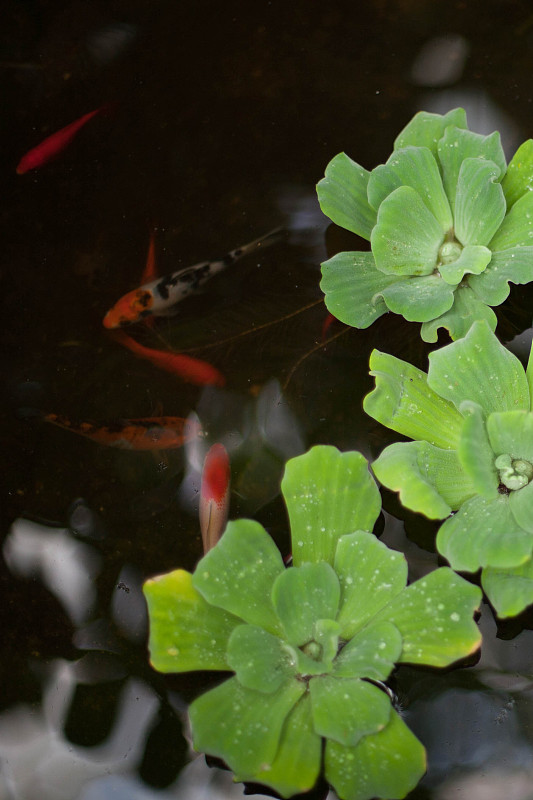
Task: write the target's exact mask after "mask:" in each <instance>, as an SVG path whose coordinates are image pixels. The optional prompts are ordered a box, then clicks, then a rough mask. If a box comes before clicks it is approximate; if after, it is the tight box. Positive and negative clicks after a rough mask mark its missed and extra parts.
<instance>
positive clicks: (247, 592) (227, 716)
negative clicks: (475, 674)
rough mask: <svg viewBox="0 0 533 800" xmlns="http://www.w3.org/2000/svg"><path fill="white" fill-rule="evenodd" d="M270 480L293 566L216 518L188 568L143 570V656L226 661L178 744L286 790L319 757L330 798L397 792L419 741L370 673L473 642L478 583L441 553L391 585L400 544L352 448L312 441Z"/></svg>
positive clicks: (413, 767) (247, 530) (184, 666)
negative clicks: (286, 526)
mask: <svg viewBox="0 0 533 800" xmlns="http://www.w3.org/2000/svg"><path fill="white" fill-rule="evenodd" d="M282 492H283V496H284V499H285V502H286V505H287V509H288V512H289V518H290V522H291V540H292V550H293V559H294V566H292V567H289V568H285V566H284V563H283V560H282V558H281V555H280V553H279V550H278V549H277V547H276V545H275V544H274V541H273V540H272V539H271V537H270V536H269V535H268V533H267V532H266V531H265V530H264V528H263V527H262V526H261V525H259V523H257V522H254V521H252V520H239V521H236V522H231V523H229V525H228V527H227V529H226V532H225V533H224V535H223V537H222V538H221V540H220V541H219V542H218V544H217V545H216V546H215V547H214V548H213V549H212V550H210V551H209V553H208V554H207V555H206V556H204V558H203V559H202V560H201V561H200V562H199V564H198V566H197V567H196V570H195V572H194V574H193V575H191V574H190V573H188V572H185V571H184V570H176V571H175V572H171V573H169V574H167V575H163V576H161V577H158V578H154V579H153V580H151V581H148V582H147V583H146V585H145V593H146V597H147V600H148V606H149V610H150V620H151V631H150V652H151V660H152V663H153V665H154V666H155V667H156V668H157V669H159V670H161V671H162V672H182V671H186V670H194V669H196V670H231V671H233V672H234V673H235V674H234V676H233V677H231V678H229V679H228V680H226V681H224V682H223V683H221V684H220V685H219V686H217V687H216V688H214V689H211V690H210V691H208V692H206V693H205V694H203V695H201V696H200V697H199V698H197V699H196V700H195V701H194V702H193V703H192V704H191V706H190V709H189V713H190V719H191V726H192V735H193V743H194V747H195V748H196V749H197V750H199V751H202V752H206V753H210V754H211V755H215V756H219V757H220V758H222V759H224V761H225V762H226V763H227V764H228V765H229V766H230V767H231V769H232V770H233V771H234V773H235V777H236V780H245V781H253V782H259V783H263V784H266V785H267V786H270V787H272V788H273V789H275V790H276V791H277V792H278V793H279V794H280V795H281V796H282V797H290V796H291V795H293V794H296V793H300V792H304V791H306V790H308V789H311V788H312V787H313V785H314V784H315V782H316V780H317V777H318V775H319V773H320V770H321V768H322V766H323V767H324V772H325V776H326V778H327V780H328V781H329V782H330V783H331V785H332V786H333V787H334V788H335V790H336V792H337V794H338V795H339V797H341V798H346V800H364V798H371V797H375V796H379V797H403V796H404V795H405V794H407V792H409V791H410V790H411V789H412V788H413V787H414V786H415V785H416V783H417V782H418V780H419V779H420V777H421V776H422V775H423V773H424V771H425V751H424V748H423V746H422V745H421V743H420V742H419V741H418V740H417V739H416V737H415V736H414V735H413V734H412V733H411V731H410V730H409V728H408V727H407V726H406V724H405V722H404V721H403V720H402V718H401V716H400V715H399V714H398V713H397V711H396V710H395V709H394V708H393V707H392V705H391V701H390V698H389V695H388V694H387V693H386V692H385V691H384V690H383V689H384V687H383V683H382V682H383V681H386V680H387V678H388V677H389V674H390V672H391V671H392V669H393V668H394V665H395V664H397V663H411V664H427V665H431V666H435V667H443V666H447V665H449V664H451V663H453V662H454V661H456V660H457V659H460V658H463V657H465V656H466V655H468V654H470V653H471V652H473V651H474V650H475V649H476V648H477V647H478V646H479V642H480V633H479V630H478V628H477V626H476V625H475V623H474V621H473V618H472V615H473V613H474V611H475V609H476V608H477V607H478V605H479V603H480V600H481V592H480V590H479V589H478V588H477V587H476V586H473V585H471V584H469V583H468V582H467V581H465V580H464V579H463V578H461V577H459V576H458V575H456V574H455V573H454V572H453V571H452V570H451V569H449V568H448V567H442V568H440V569H437V570H435V571H434V572H432V573H430V574H429V575H427V576H426V577H424V578H421V579H419V580H418V581H415V582H414V583H412V584H411V585H410V586H407V587H406V582H407V564H406V561H405V558H404V557H403V555H401V554H400V553H397V552H394V551H391V550H389V549H388V548H387V547H386V546H385V545H384V544H382V543H381V542H379V541H378V540H377V539H376V537H375V536H374V535H373V534H372V533H370V531H371V530H372V528H373V525H374V522H375V520H376V518H377V516H378V514H379V512H380V508H381V503H380V498H379V492H378V489H377V487H376V485H375V483H374V481H373V479H372V477H371V476H370V474H369V472H368V468H367V463H366V461H365V459H364V458H363V456H362V455H361V454H360V453H343V454H341V453H339V451H338V450H336V449H335V448H333V447H327V446H318V447H314V448H312V449H311V450H310V451H309V452H308V453H306V454H305V455H303V456H299V457H297V458H295V459H292V460H291V461H289V462H288V463H287V466H286V470H285V475H284V478H283V482H282ZM324 740H325V747H324V756H323V762H324V763H323V764H322V751H323V741H324Z"/></svg>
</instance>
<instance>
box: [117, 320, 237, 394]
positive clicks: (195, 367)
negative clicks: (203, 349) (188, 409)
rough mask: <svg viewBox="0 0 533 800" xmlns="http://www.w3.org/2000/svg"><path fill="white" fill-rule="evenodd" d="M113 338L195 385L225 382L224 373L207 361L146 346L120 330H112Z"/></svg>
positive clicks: (154, 363)
mask: <svg viewBox="0 0 533 800" xmlns="http://www.w3.org/2000/svg"><path fill="white" fill-rule="evenodd" d="M113 338H114V339H116V341H117V342H119V343H120V344H122V345H124V347H127V348H128V350H131V352H132V353H135V355H136V356H138V357H139V358H144V359H145V360H146V361H150V363H152V364H153V365H154V366H155V367H159V369H164V370H165V371H166V372H172V373H173V374H174V375H179V376H180V378H183V380H184V381H186V382H187V383H193V384H194V385H195V386H224V385H225V383H226V379H225V377H224V375H222V373H221V372H219V371H218V369H216V367H213V366H212V365H211V364H208V363H207V361H202V360H201V359H199V358H193V357H192V356H188V355H185V354H184V353H173V352H171V351H170V350H169V351H165V350H155V349H154V348H152V347H146V346H145V345H143V344H140V343H139V342H136V341H135V339H132V338H131V336H128V334H127V333H125V332H124V331H121V330H118V331H114V332H113Z"/></svg>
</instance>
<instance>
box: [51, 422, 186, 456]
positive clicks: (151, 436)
mask: <svg viewBox="0 0 533 800" xmlns="http://www.w3.org/2000/svg"><path fill="white" fill-rule="evenodd" d="M42 416H43V419H44V420H45V421H46V422H51V423H52V424H53V425H58V426H59V427H60V428H64V429H65V430H68V431H73V433H78V434H79V435H80V436H85V437H86V438H88V439H91V440H92V441H93V442H97V444H104V445H108V446H109V447H117V448H119V449H120V450H172V449H175V448H176V447H182V446H183V445H184V444H185V443H186V442H189V441H190V440H191V439H194V438H196V437H197V436H200V435H201V431H202V429H201V426H200V424H199V423H198V422H196V421H195V420H190V419H184V418H183V417H139V418H137V419H124V420H120V421H118V422H113V423H108V424H106V425H99V424H98V423H95V422H73V421H72V420H70V419H68V418H67V417H64V416H62V415H61V414H43V415H42Z"/></svg>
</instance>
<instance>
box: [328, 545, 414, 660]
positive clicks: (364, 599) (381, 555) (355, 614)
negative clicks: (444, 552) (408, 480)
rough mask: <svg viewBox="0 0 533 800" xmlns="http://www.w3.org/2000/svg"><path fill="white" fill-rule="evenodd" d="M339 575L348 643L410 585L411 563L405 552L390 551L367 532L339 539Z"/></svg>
mask: <svg viewBox="0 0 533 800" xmlns="http://www.w3.org/2000/svg"><path fill="white" fill-rule="evenodd" d="M335 572H336V573H337V576H338V578H339V582H340V585H341V600H340V609H339V613H338V615H337V622H338V623H339V625H340V626H341V634H340V635H341V637H342V638H343V639H346V640H348V639H352V637H353V636H355V634H357V633H359V632H361V631H362V629H363V628H365V626H366V625H367V623H368V622H369V620H371V619H372V617H374V616H375V615H376V613H377V612H378V611H379V610H380V609H381V608H383V607H384V606H386V605H387V603H389V602H390V601H391V600H392V598H394V597H396V595H398V594H399V593H400V592H401V591H402V589H404V587H405V584H406V583H407V562H406V560H405V557H404V556H403V555H402V553H397V552H396V551H394V550H390V549H389V548H388V547H387V546H386V545H384V544H383V543H382V542H380V541H379V540H378V539H376V537H375V536H374V535H373V534H371V533H366V532H365V531H356V532H355V533H351V534H347V535H346V536H342V537H341V538H340V539H339V543H338V545H337V552H336V554H335ZM361 636H363V637H364V631H362V632H361ZM362 641H364V638H363V640H362ZM346 646H348V645H346Z"/></svg>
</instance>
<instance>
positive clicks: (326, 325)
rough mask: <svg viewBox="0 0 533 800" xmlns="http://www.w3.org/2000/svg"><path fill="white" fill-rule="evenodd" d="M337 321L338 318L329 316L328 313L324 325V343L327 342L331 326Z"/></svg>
mask: <svg viewBox="0 0 533 800" xmlns="http://www.w3.org/2000/svg"><path fill="white" fill-rule="evenodd" d="M336 321H337V317H334V316H333V314H329V313H328V315H327V317H326V319H325V320H324V323H323V325H322V341H324V340H325V338H326V333H327V332H328V330H329V328H330V327H331V325H332V324H333V323H334V322H336Z"/></svg>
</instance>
